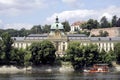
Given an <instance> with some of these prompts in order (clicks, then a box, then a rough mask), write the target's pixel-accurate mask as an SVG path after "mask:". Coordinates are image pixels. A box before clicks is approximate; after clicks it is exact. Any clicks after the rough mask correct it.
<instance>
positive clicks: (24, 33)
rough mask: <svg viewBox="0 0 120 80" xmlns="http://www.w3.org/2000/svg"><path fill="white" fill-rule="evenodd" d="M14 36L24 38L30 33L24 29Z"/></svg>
mask: <svg viewBox="0 0 120 80" xmlns="http://www.w3.org/2000/svg"><path fill="white" fill-rule="evenodd" d="M16 34H17V36H21V37H24V36H27V35H28V34H30V31H29V30H26V29H25V28H22V29H20V30H19V31H18V32H17V33H16Z"/></svg>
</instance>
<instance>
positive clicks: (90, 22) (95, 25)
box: [81, 19, 99, 30]
mask: <svg viewBox="0 0 120 80" xmlns="http://www.w3.org/2000/svg"><path fill="white" fill-rule="evenodd" d="M81 27H82V28H83V29H88V30H91V29H96V28H98V27H99V23H98V21H97V20H93V19H89V20H88V21H87V23H83V24H82V25H81Z"/></svg>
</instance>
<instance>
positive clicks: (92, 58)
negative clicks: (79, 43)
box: [83, 44, 99, 66]
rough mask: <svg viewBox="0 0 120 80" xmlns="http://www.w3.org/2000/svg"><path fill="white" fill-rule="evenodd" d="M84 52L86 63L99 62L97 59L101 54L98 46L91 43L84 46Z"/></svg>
mask: <svg viewBox="0 0 120 80" xmlns="http://www.w3.org/2000/svg"><path fill="white" fill-rule="evenodd" d="M83 53H84V62H85V63H84V65H86V66H91V65H93V64H95V63H97V59H98V56H99V51H98V46H97V45H93V44H89V45H87V46H84V48H83Z"/></svg>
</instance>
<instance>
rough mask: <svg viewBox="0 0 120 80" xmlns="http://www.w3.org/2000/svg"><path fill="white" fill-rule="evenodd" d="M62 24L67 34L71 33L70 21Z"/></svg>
mask: <svg viewBox="0 0 120 80" xmlns="http://www.w3.org/2000/svg"><path fill="white" fill-rule="evenodd" d="M62 24H63V27H64V30H65V32H69V31H70V24H69V22H68V21H64V22H62Z"/></svg>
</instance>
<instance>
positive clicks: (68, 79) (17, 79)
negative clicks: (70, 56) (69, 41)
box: [0, 72, 120, 80]
mask: <svg viewBox="0 0 120 80" xmlns="http://www.w3.org/2000/svg"><path fill="white" fill-rule="evenodd" d="M0 80H120V73H80V72H74V73H32V74H31V73H26V74H25V73H24V74H23V73H19V74H0Z"/></svg>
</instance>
